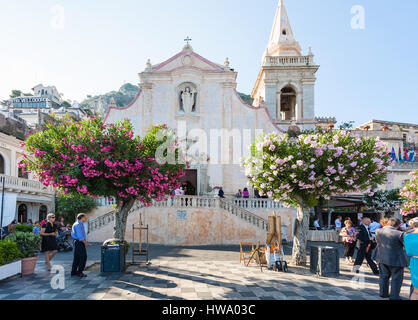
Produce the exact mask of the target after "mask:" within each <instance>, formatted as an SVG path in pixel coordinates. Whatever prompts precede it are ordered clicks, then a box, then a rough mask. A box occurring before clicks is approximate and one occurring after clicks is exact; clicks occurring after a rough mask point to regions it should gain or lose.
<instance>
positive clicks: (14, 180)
mask: <svg viewBox="0 0 418 320" xmlns="http://www.w3.org/2000/svg"><path fill="white" fill-rule="evenodd" d="M3 180H4V187H5V189H9V190H12V191H15V192H24V193H46V194H54V189H53V188H52V187H45V186H44V185H43V184H42V183H40V182H39V181H36V180H29V179H24V178H18V177H12V176H6V175H0V186H2V185H3Z"/></svg>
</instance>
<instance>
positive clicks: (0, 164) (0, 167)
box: [0, 154, 6, 174]
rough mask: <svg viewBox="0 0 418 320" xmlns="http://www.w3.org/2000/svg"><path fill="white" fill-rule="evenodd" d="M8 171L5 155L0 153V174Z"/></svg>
mask: <svg viewBox="0 0 418 320" xmlns="http://www.w3.org/2000/svg"><path fill="white" fill-rule="evenodd" d="M5 173H6V167H5V162H4V158H3V156H2V155H1V154H0V174H5Z"/></svg>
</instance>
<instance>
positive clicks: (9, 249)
mask: <svg viewBox="0 0 418 320" xmlns="http://www.w3.org/2000/svg"><path fill="white" fill-rule="evenodd" d="M22 257H23V255H22V252H21V251H20V250H19V247H18V245H17V243H16V242H13V241H11V240H3V241H0V266H4V265H6V264H9V263H12V262H13V261H15V260H17V259H20V258H22Z"/></svg>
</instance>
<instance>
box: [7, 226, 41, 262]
mask: <svg viewBox="0 0 418 320" xmlns="http://www.w3.org/2000/svg"><path fill="white" fill-rule="evenodd" d="M6 240H10V241H13V242H16V243H17V246H18V248H19V250H20V251H21V252H22V257H23V258H32V257H35V256H36V251H38V250H39V248H40V245H41V237H40V236H39V235H37V234H34V233H27V232H16V233H12V234H9V235H8V236H7V237H6Z"/></svg>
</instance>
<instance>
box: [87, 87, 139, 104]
mask: <svg viewBox="0 0 418 320" xmlns="http://www.w3.org/2000/svg"><path fill="white" fill-rule="evenodd" d="M138 91H139V87H138V86H135V85H133V84H131V83H126V84H124V85H123V86H122V87H120V89H119V90H118V91H111V92H108V93H105V94H103V95H98V96H91V95H88V96H87V99H86V100H84V101H83V102H81V103H80V107H81V108H84V109H89V108H92V109H97V108H98V106H99V103H103V104H104V105H105V107H107V106H108V105H109V103H110V100H111V99H112V98H114V99H115V102H116V105H117V106H118V107H124V106H127V105H128V104H129V103H131V102H132V100H133V99H134V98H135V97H136V95H137V94H138Z"/></svg>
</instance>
